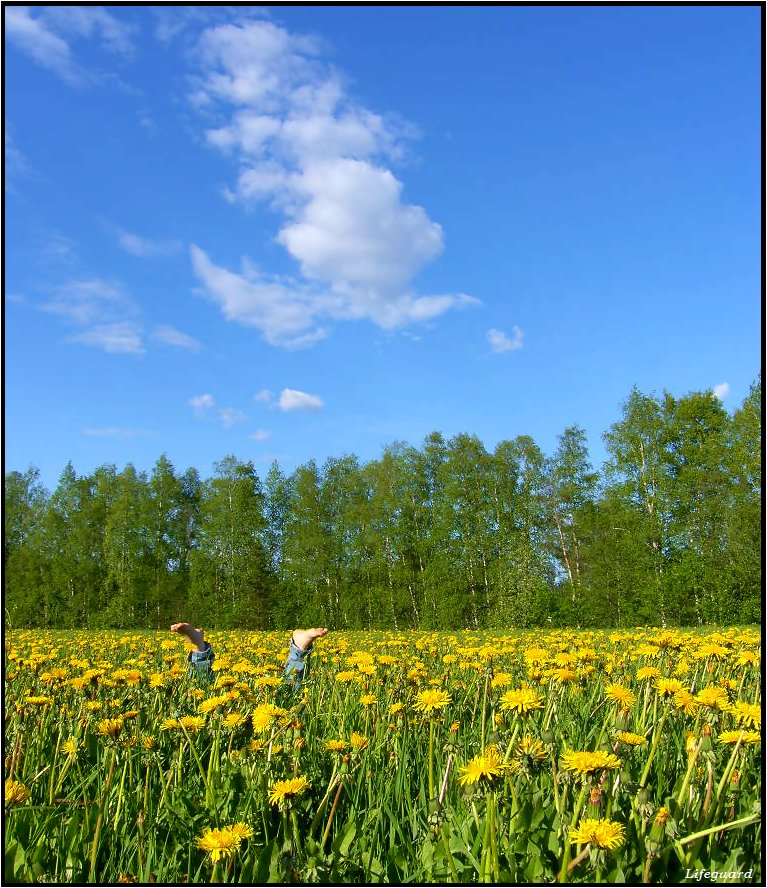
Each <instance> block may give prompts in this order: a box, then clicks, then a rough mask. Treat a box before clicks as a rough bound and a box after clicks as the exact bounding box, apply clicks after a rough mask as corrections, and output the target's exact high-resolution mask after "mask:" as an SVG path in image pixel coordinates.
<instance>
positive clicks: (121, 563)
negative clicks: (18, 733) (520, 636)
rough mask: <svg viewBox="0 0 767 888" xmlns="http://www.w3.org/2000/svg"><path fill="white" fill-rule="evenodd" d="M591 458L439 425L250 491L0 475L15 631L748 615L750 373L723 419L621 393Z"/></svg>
mask: <svg viewBox="0 0 767 888" xmlns="http://www.w3.org/2000/svg"><path fill="white" fill-rule="evenodd" d="M603 438H604V443H605V449H606V453H607V458H606V461H605V463H604V465H603V466H602V468H601V470H600V471H595V470H594V468H593V467H592V465H591V462H590V458H589V454H588V449H587V444H586V436H585V433H584V431H583V430H582V429H581V428H580V427H579V426H577V425H574V426H571V427H569V428H566V429H565V430H564V432H563V433H562V434H561V435H560V436H559V438H558V442H557V448H556V450H555V452H554V453H553V454H551V455H550V456H547V455H545V454H544V453H543V452H542V451H541V449H540V447H538V445H537V444H536V443H535V441H534V440H533V439H532V438H530V437H528V436H525V435H521V436H519V437H516V438H514V439H513V440H509V441H502V442H501V443H499V444H498V445H497V447H495V449H494V450H493V451H492V452H489V451H488V450H487V449H486V448H485V447H484V445H483V444H482V442H481V441H480V440H479V438H477V437H476V436H474V435H469V434H459V435H456V436H455V437H453V438H451V439H449V440H445V439H444V437H443V436H442V435H441V434H440V433H438V432H434V433H432V434H430V435H429V436H428V437H427V438H426V439H425V441H424V442H423V445H422V446H421V447H420V448H416V447H414V446H411V445H409V444H403V443H399V442H397V443H393V444H391V445H389V446H387V447H386V448H385V449H384V450H383V452H382V455H381V457H380V458H379V459H375V460H372V461H370V462H368V463H365V464H363V463H360V461H359V460H358V459H357V457H356V456H353V455H345V456H341V457H338V458H330V459H328V460H327V461H326V462H325V463H324V464H323V465H322V466H321V467H320V466H318V465H317V464H316V462H314V461H309V462H307V463H306V464H304V465H301V466H300V467H299V468H297V469H296V470H295V471H293V472H292V473H290V474H286V473H284V472H283V471H282V470H281V469H280V467H279V465H278V464H277V463H276V462H275V463H273V464H272V466H271V467H270V469H269V471H268V472H267V473H266V475H265V477H264V478H263V479H261V478H260V477H259V475H258V474H257V472H256V470H255V468H254V466H253V463H252V462H243V461H242V460H240V459H238V458H236V457H235V456H227V457H225V458H224V459H222V460H221V461H220V462H218V463H216V464H215V466H214V474H213V476H212V477H210V478H207V479H202V478H201V477H200V475H199V473H198V471H197V470H196V469H194V468H190V469H187V470H186V471H185V472H183V473H179V472H177V471H176V470H175V468H174V467H173V465H172V464H171V463H170V461H169V460H168V459H167V457H166V456H161V457H160V458H159V460H158V461H157V463H156V465H155V466H154V468H153V469H152V471H151V472H150V473H149V474H147V473H146V472H141V471H137V470H136V468H135V467H134V466H133V465H131V464H128V465H127V466H126V467H125V468H124V469H123V470H122V471H120V472H118V471H117V469H116V467H115V466H114V465H103V466H101V467H99V468H97V469H96V470H95V471H94V472H93V473H92V474H90V475H78V474H77V473H76V471H75V469H74V467H73V466H72V464H71V463H70V464H68V465H67V466H66V468H65V469H64V471H63V473H62V475H61V478H60V480H59V483H58V485H57V487H56V489H55V490H54V491H53V492H49V491H47V490H46V489H45V488H44V487H43V485H42V484H41V483H40V475H39V471H38V470H37V469H35V468H34V467H31V468H30V469H29V470H28V471H26V472H24V473H21V472H18V471H12V472H10V473H7V474H6V475H5V515H4V521H5V536H4V545H3V567H4V578H5V579H4V583H5V619H6V625H9V626H26V627H38V626H39V627H61V628H69V627H90V628H106V627H117V628H161V627H164V626H166V625H167V624H168V623H170V622H172V621H174V620H177V619H179V618H182V617H183V618H189V619H191V620H194V621H195V623H196V624H197V625H204V626H206V627H219V628H230V627H250V628H271V627H285V626H293V625H301V624H305V625H327V626H332V627H335V628H339V629H340V628H346V629H356V628H366V627H371V628H382V627H390V628H396V629H405V628H434V629H457V628H485V627H486V628H494V627H498V628H501V627H503V628H508V627H516V626H518V627H531V626H573V627H575V626H607V627H609V626H615V627H621V626H634V625H640V624H641V625H645V624H651V625H655V624H657V625H697V624H703V623H748V622H758V621H759V619H760V614H761V587H762V578H761V545H762V524H761V378H759V379H758V380H757V381H756V382H755V383H754V384H753V385H752V386H751V390H750V392H749V394H748V396H747V397H746V398H745V399H744V401H743V403H742V404H741V405H740V407H739V408H738V409H736V410H735V411H734V412H733V413H732V414H730V413H728V412H727V411H726V410H725V408H724V407H723V406H722V404H721V402H720V401H719V400H718V399H717V398H716V397H715V396H714V395H713V394H712V393H711V392H693V393H690V394H688V395H686V396H685V397H682V398H674V397H672V396H671V395H670V394H667V393H664V394H663V396H661V397H657V396H655V395H648V394H643V393H642V392H640V391H639V390H638V389H636V388H634V389H633V390H632V392H631V394H630V396H629V397H628V399H627V400H626V401H625V403H624V404H623V406H622V410H621V416H620V418H619V419H618V421H617V422H615V423H614V424H613V425H612V426H611V427H610V429H609V430H608V431H607V432H606V433H605V434H604V436H603Z"/></svg>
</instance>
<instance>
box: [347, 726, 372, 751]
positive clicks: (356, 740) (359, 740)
mask: <svg viewBox="0 0 767 888" xmlns="http://www.w3.org/2000/svg"><path fill="white" fill-rule="evenodd" d="M349 742H350V743H351V745H352V749H353V750H354V751H355V752H361V751H362V750H363V749H367V748H368V746H370V740H369V739H368V738H367V737H365V736H364V734H358V733H357V732H356V731H354V733H353V734H352V735H351V737H350V738H349Z"/></svg>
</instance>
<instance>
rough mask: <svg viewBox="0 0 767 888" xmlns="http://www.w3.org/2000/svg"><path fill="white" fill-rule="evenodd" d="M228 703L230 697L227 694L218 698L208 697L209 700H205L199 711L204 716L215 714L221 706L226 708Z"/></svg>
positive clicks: (198, 708)
mask: <svg viewBox="0 0 767 888" xmlns="http://www.w3.org/2000/svg"><path fill="white" fill-rule="evenodd" d="M228 702H229V696H228V695H227V694H221V695H220V696H218V697H208V699H207V700H203V701H202V703H200V705H199V706H198V707H197V711H198V712H199V713H201V714H202V715H209V714H210V713H211V712H215V711H216V710H217V709H218V708H219V706H224V705H225V704H226V703H228Z"/></svg>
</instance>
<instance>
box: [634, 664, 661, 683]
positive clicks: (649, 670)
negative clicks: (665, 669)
mask: <svg viewBox="0 0 767 888" xmlns="http://www.w3.org/2000/svg"><path fill="white" fill-rule="evenodd" d="M660 677H661V672H660V669H658V668H657V666H642V668H641V669H637V681H647V680H648V679H655V678H660Z"/></svg>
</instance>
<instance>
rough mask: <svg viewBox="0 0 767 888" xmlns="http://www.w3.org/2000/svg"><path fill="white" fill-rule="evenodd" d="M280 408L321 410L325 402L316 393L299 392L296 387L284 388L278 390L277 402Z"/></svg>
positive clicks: (286, 409)
mask: <svg viewBox="0 0 767 888" xmlns="http://www.w3.org/2000/svg"><path fill="white" fill-rule="evenodd" d="M277 403H278V406H279V408H280V410H284V411H285V412H289V411H291V410H322V408H323V407H324V405H325V402H324V401H323V400H322V398H320V397H318V396H317V395H309V394H307V393H306V392H299V391H298V390H297V389H290V388H285V389H283V390H282V391H281V392H280V400H279V401H278V402H277Z"/></svg>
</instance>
